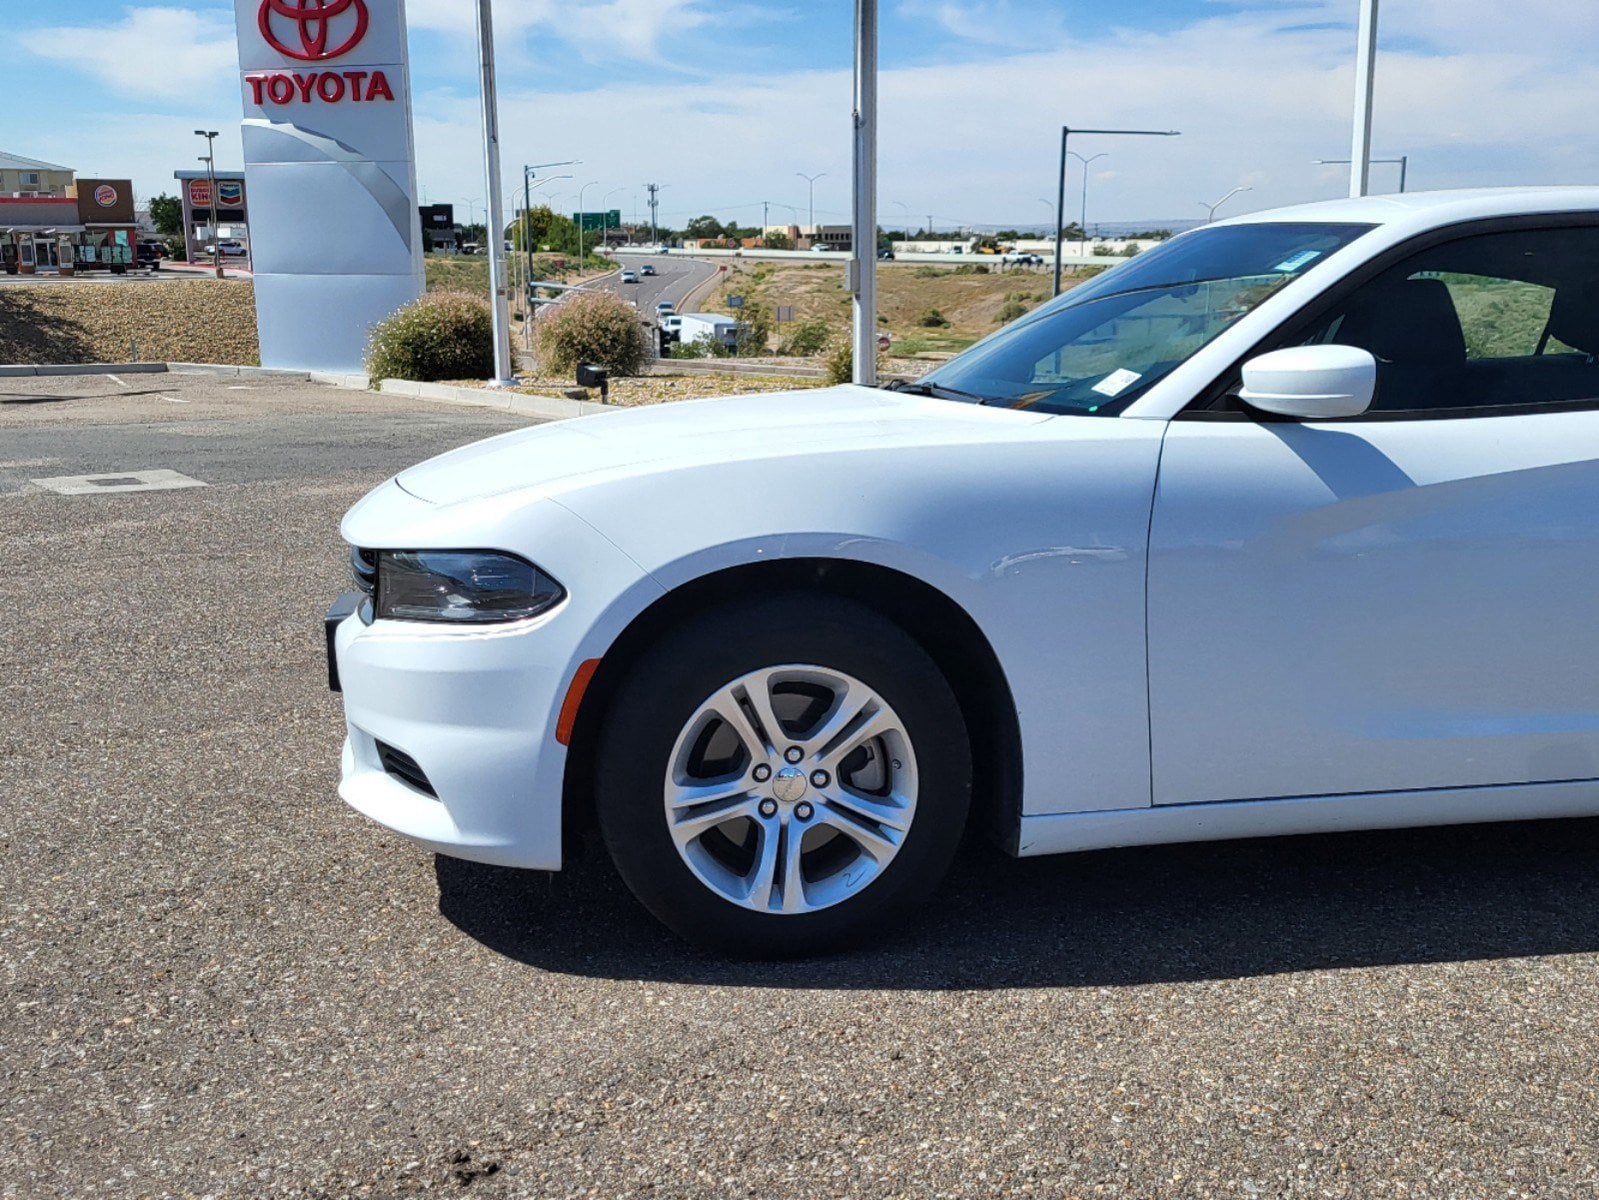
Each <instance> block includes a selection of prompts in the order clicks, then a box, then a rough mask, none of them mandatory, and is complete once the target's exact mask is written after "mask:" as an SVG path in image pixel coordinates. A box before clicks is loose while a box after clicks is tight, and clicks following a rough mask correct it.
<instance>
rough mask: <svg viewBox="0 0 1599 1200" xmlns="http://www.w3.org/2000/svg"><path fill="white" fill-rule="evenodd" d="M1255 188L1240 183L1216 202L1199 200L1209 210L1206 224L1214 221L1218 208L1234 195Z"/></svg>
mask: <svg viewBox="0 0 1599 1200" xmlns="http://www.w3.org/2000/svg"><path fill="white" fill-rule="evenodd" d="M1254 190H1255V189H1254V188H1252V187H1249V186H1247V185H1245V184H1239V185H1238V186H1237V187H1235V188H1234V189H1233V190H1232V191H1230V192H1228V193H1227V194H1226V195H1225V196H1223V197H1222V198H1221V199H1220V200H1218V201H1216V203H1214V204H1207V203H1205V201H1203V200H1201V201H1200V202H1199V207H1200V208H1203V209H1205V210H1207V211H1206V213H1205V224H1207V225H1209V224H1210V223H1211V222H1212V221H1214V220H1215V219H1216V210H1217V209H1218V208H1220V207H1221V206H1222V205H1223V204H1226V203H1227V201H1229V200H1231V199H1232V198H1233V197H1234V196H1236V195H1238V193H1239V192H1252V191H1254Z"/></svg>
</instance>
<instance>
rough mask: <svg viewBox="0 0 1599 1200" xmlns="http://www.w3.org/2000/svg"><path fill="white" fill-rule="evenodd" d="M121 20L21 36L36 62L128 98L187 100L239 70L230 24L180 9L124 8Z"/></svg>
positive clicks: (214, 17) (218, 18) (34, 32)
mask: <svg viewBox="0 0 1599 1200" xmlns="http://www.w3.org/2000/svg"><path fill="white" fill-rule="evenodd" d="M124 13H125V15H124V17H123V19H122V20H121V21H120V22H116V23H113V24H109V25H97V26H89V27H78V26H58V27H55V28H46V29H34V30H30V31H28V32H25V33H23V34H22V35H21V37H20V39H19V40H20V42H21V45H22V48H23V49H24V50H26V51H28V52H29V53H31V54H34V55H36V56H38V57H39V58H44V59H49V60H51V61H54V62H59V63H61V64H62V65H64V66H67V67H70V68H72V69H73V70H78V71H84V72H87V73H89V74H90V75H93V76H95V77H96V78H97V79H99V80H100V81H101V82H102V83H103V84H104V85H105V86H106V87H108V88H110V89H111V90H113V91H116V92H121V93H123V94H124V95H129V96H141V97H142V96H159V97H162V98H168V97H170V98H178V97H192V96H194V95H195V94H196V93H202V92H208V91H211V90H212V89H214V88H215V87H217V85H218V84H219V83H222V82H224V81H226V80H227V79H228V78H229V76H230V75H231V74H232V73H233V72H235V71H237V70H238V63H239V55H238V49H237V45H236V42H235V33H234V28H233V22H232V21H231V20H229V19H228V18H226V17H223V16H219V15H217V14H215V13H207V12H195V11H193V10H192V9H185V8H167V7H155V8H129V9H125V10H124Z"/></svg>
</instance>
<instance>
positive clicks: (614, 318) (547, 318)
mask: <svg viewBox="0 0 1599 1200" xmlns="http://www.w3.org/2000/svg"><path fill="white" fill-rule="evenodd" d="M533 328H534V330H535V331H536V337H537V342H536V345H537V350H538V357H539V364H540V365H541V366H542V367H543V368H544V369H545V370H546V371H548V372H550V373H551V374H552V375H565V374H568V373H570V372H572V371H574V370H576V369H577V365H578V363H592V364H594V365H595V366H597V367H604V368H605V369H606V370H608V371H610V372H611V373H612V374H615V375H637V374H638V373H639V372H640V371H642V370H643V369H644V365H645V364H646V363H647V362H649V361H650V357H651V354H650V350H651V347H650V338H649V334H648V333H647V332H645V329H644V326H643V325H642V324H641V323H640V322H639V318H638V312H637V310H636V309H634V308H633V306H632V305H631V304H629V303H628V302H627V301H626V300H623V299H622V298H621V297H620V296H618V295H616V294H615V293H613V292H575V293H572V295H571V299H569V300H566V301H563V302H562V303H560V304H556V305H552V306H550V307H549V308H547V309H546V310H545V312H544V313H543V315H541V316H540V317H539V319H538V320H537V321H536V322H535V323H534V326H533Z"/></svg>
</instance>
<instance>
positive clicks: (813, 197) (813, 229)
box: [794, 171, 827, 238]
mask: <svg viewBox="0 0 1599 1200" xmlns="http://www.w3.org/2000/svg"><path fill="white" fill-rule="evenodd" d="M794 174H796V175H798V176H799V177H800V178H801V179H803V180H804V181H805V182H806V183H808V184H810V188H811V237H812V238H814V237H815V236H816V181H817V180H818V179H821V178H822V177H823V176H825V175H826V174H827V172H826V171H823V172H822V173H821V174H820V175H807V174H805V172H804V171H795V172H794Z"/></svg>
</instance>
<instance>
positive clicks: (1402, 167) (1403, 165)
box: [1316, 154, 1410, 192]
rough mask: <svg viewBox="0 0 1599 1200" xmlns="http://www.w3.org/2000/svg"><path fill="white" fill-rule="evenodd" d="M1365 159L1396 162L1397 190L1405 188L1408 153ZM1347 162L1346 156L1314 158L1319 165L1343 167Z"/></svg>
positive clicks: (1376, 161)
mask: <svg viewBox="0 0 1599 1200" xmlns="http://www.w3.org/2000/svg"><path fill="white" fill-rule="evenodd" d="M1366 161H1367V162H1368V163H1397V164H1398V165H1399V190H1400V191H1401V192H1403V191H1404V190H1405V178H1406V176H1408V175H1409V174H1410V155H1408V154H1401V155H1400V156H1399V157H1398V158H1368V159H1367V160H1366ZM1349 163H1350V160H1349V159H1347V158H1318V159H1317V160H1316V165H1317V166H1319V167H1343V166H1348V165H1349ZM1367 182H1368V184H1369V183H1370V180H1369V179H1368V181H1367Z"/></svg>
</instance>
